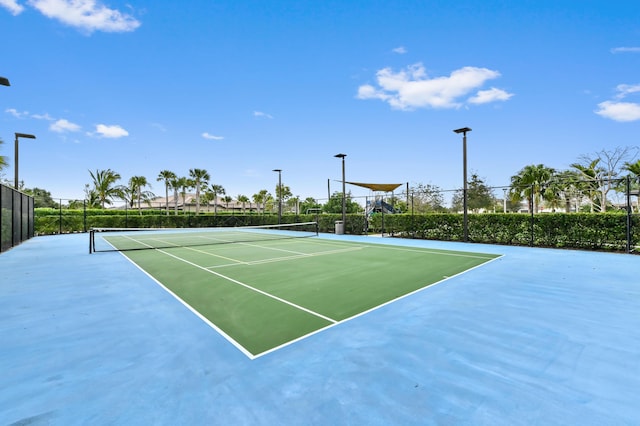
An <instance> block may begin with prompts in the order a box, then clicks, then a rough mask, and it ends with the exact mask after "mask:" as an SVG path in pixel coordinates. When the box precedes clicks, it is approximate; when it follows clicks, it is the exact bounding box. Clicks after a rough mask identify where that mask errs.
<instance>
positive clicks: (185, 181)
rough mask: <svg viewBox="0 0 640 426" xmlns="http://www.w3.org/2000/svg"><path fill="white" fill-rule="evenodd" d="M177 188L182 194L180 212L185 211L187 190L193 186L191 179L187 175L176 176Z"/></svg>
mask: <svg viewBox="0 0 640 426" xmlns="http://www.w3.org/2000/svg"><path fill="white" fill-rule="evenodd" d="M177 185H178V188H180V194H181V195H182V212H183V213H185V214H186V213H187V200H186V198H187V191H188V190H189V189H190V188H193V185H194V183H193V181H192V180H191V179H189V178H187V177H181V178H178V182H177Z"/></svg>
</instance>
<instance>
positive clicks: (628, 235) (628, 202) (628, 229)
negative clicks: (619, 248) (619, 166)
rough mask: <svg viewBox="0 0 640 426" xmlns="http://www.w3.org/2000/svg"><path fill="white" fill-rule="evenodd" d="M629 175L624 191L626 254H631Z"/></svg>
mask: <svg viewBox="0 0 640 426" xmlns="http://www.w3.org/2000/svg"><path fill="white" fill-rule="evenodd" d="M630 180H631V179H630V178H629V175H627V177H626V179H625V191H626V193H627V254H628V253H631V182H630Z"/></svg>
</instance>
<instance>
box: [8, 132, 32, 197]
mask: <svg viewBox="0 0 640 426" xmlns="http://www.w3.org/2000/svg"><path fill="white" fill-rule="evenodd" d="M19 138H27V139H35V138H36V137H35V136H34V135H30V134H28V133H16V143H15V148H14V157H13V163H14V165H13V168H14V170H15V175H14V177H15V181H14V186H15V188H16V190H17V189H18V139H19Z"/></svg>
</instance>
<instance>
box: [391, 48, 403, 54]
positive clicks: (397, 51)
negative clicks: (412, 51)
mask: <svg viewBox="0 0 640 426" xmlns="http://www.w3.org/2000/svg"><path fill="white" fill-rule="evenodd" d="M391 51H392V52H393V53H397V54H398V55H404V54H405V53H407V49H406V48H405V47H404V46H398V47H396V48H394V49H391Z"/></svg>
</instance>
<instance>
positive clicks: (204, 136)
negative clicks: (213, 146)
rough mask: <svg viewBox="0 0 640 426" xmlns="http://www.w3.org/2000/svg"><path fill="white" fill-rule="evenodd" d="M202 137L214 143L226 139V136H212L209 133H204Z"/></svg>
mask: <svg viewBox="0 0 640 426" xmlns="http://www.w3.org/2000/svg"><path fill="white" fill-rule="evenodd" d="M202 137H203V138H205V139H209V140H212V141H221V140H222V139H224V136H216V135H212V134H210V133H208V132H204V133H203V134H202Z"/></svg>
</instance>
